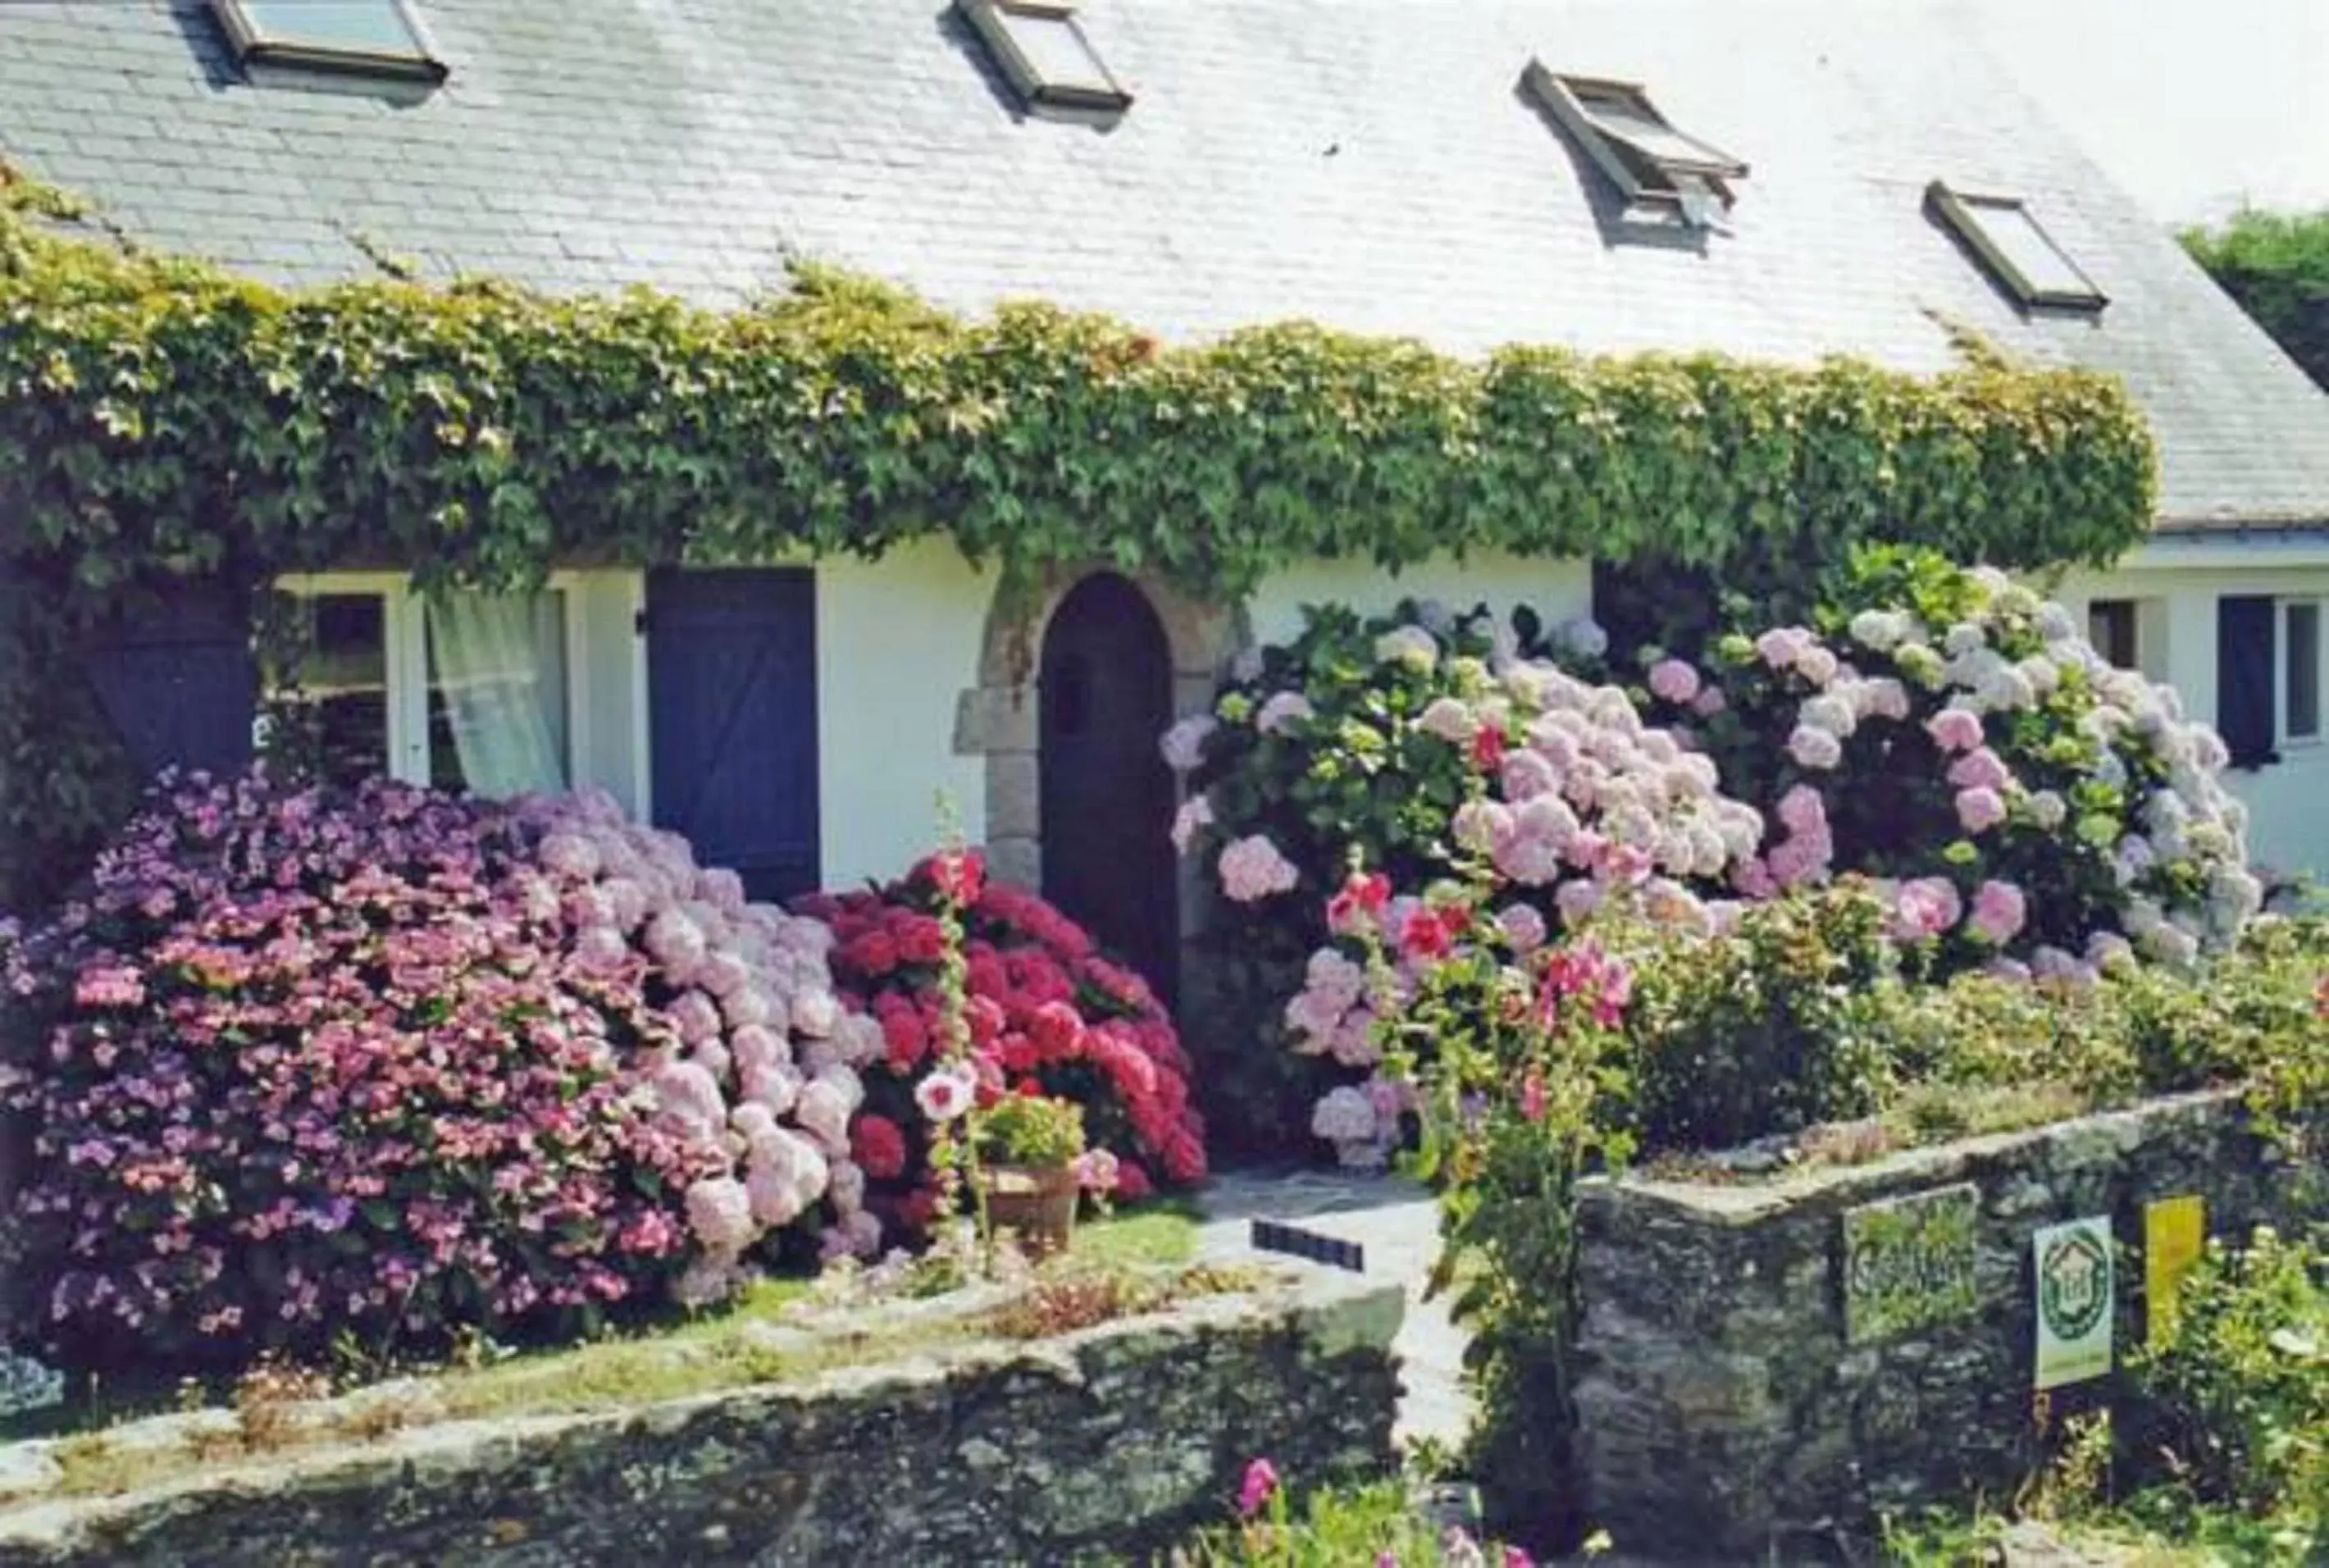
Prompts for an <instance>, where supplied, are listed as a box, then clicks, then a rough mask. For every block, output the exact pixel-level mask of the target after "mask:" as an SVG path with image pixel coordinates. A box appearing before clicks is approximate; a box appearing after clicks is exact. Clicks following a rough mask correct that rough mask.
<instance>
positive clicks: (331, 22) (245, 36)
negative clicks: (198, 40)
mask: <svg viewBox="0 0 2329 1568" xmlns="http://www.w3.org/2000/svg"><path fill="white" fill-rule="evenodd" d="M211 5H212V9H213V10H215V11H216V12H217V13H218V17H219V21H220V23H221V24H222V25H223V26H224V27H225V28H226V32H227V36H228V37H229V38H231V40H233V42H234V47H235V52H236V54H237V55H239V56H240V58H241V60H242V61H243V63H244V64H246V65H251V64H258V65H288V66H304V67H306V68H307V69H309V70H313V71H349V72H352V73H354V74H358V75H365V76H394V77H409V78H417V79H419V80H424V81H442V80H444V79H445V65H444V62H443V61H439V60H438V58H437V56H436V52H435V51H434V50H433V49H432V48H431V47H430V45H429V35H428V34H427V33H424V32H423V31H422V30H421V27H420V19H419V18H418V17H416V16H415V15H414V14H412V9H411V7H410V5H408V4H407V3H406V0H211Z"/></svg>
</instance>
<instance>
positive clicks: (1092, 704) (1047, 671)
mask: <svg viewBox="0 0 2329 1568" xmlns="http://www.w3.org/2000/svg"><path fill="white" fill-rule="evenodd" d="M1041 712H1042V833H1043V893H1044V896H1045V897H1047V898H1049V899H1050V900H1051V902H1053V903H1055V904H1057V905H1059V906H1060V908H1061V910H1062V911H1063V912H1066V913H1067V914H1068V915H1069V916H1070V918H1072V919H1074V920H1075V921H1078V922H1080V924H1081V925H1082V926H1083V927H1084V928H1085V929H1086V930H1089V931H1090V932H1091V934H1092V936H1093V938H1094V939H1095V940H1098V942H1099V944H1100V945H1101V946H1102V947H1104V948H1106V949H1109V950H1110V951H1112V952H1114V953H1115V954H1116V955H1117V957H1119V958H1121V959H1125V960H1126V961H1127V962H1129V963H1130V964H1131V965H1132V966H1133V968H1136V969H1137V970H1139V972H1140V973H1141V975H1142V976H1143V977H1144V978H1146V979H1147V981H1148V983H1149V984H1150V985H1151V986H1153V987H1155V989H1156V992H1157V994H1158V995H1159V996H1160V997H1165V998H1166V999H1167V1000H1168V1001H1169V1000H1170V999H1171V998H1172V997H1173V994H1174V987H1175V985H1176V983H1177V981H1178V978H1179V962H1178V960H1179V940H1180V919H1179V903H1178V898H1177V894H1176V891H1175V883H1174V864H1173V846H1172V840H1171V837H1170V833H1171V829H1172V819H1173V777H1172V774H1171V773H1170V772H1168V771H1167V770H1166V769H1165V763H1164V760H1163V758H1162V757H1161V756H1160V755H1159V754H1158V752H1157V749H1156V742H1157V740H1158V738H1159V737H1160V736H1161V735H1162V734H1163V733H1164V732H1165V726H1166V725H1167V724H1169V723H1172V719H1173V660H1172V655H1171V652H1170V650H1169V649H1168V648H1167V647H1166V645H1165V628H1163V627H1162V626H1161V625H1159V624H1158V622H1157V619H1156V614H1155V611H1154V610H1152V609H1149V607H1148V600H1146V598H1145V597H1143V596H1142V594H1141V592H1140V590H1138V589H1136V588H1135V587H1134V586H1133V585H1132V584H1131V583H1129V582H1127V581H1125V580H1124V579H1123V578H1121V577H1117V576H1115V575H1113V574H1110V573H1102V574H1100V575H1098V576H1095V577H1089V578H1086V579H1085V580H1084V581H1082V582H1080V583H1079V584H1078V585H1077V586H1076V588H1075V590H1074V591H1072V592H1071V593H1070V594H1069V595H1068V597H1067V598H1066V600H1063V601H1062V602H1061V605H1060V608H1059V610H1058V612H1057V613H1056V614H1054V615H1053V616H1052V618H1051V627H1050V628H1049V629H1048V630H1047V631H1046V632H1045V633H1044V637H1043V667H1042V710H1041Z"/></svg>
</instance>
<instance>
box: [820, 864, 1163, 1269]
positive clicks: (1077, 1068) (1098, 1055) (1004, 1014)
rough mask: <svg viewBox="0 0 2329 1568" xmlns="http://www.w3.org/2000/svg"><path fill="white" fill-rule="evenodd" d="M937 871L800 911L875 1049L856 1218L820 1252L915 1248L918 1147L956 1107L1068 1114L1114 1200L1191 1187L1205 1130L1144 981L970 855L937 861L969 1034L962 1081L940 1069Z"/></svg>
mask: <svg viewBox="0 0 2329 1568" xmlns="http://www.w3.org/2000/svg"><path fill="white" fill-rule="evenodd" d="M940 864H942V863H941V862H939V861H935V860H934V861H926V862H924V863H923V864H921V865H919V866H917V867H916V868H915V869H914V870H913V872H911V873H910V874H908V875H907V876H906V877H904V878H902V879H901V880H900V881H898V882H896V883H891V884H890V885H888V886H886V887H883V888H880V889H877V890H872V891H868V892H863V893H842V894H838V895H834V894H819V895H816V897H814V898H810V899H806V900H803V901H800V902H799V903H798V904H797V907H798V908H799V909H801V910H802V911H803V912H806V913H808V914H811V915H814V916H816V917H817V918H818V919H820V920H822V921H826V922H828V923H829V924H830V926H831V928H832V930H833V933H834V938H835V939H836V944H837V945H836V946H835V947H834V950H833V954H832V963H833V970H834V978H835V979H836V980H837V982H838V983H839V985H840V987H842V993H843V996H844V998H845V999H846V1001H847V1004H848V1006H849V1007H850V1009H851V1010H852V1011H851V1017H852V1022H853V1024H854V1025H858V1026H861V1027H864V1028H868V1029H870V1030H871V1031H872V1037H873V1038H874V1040H875V1041H876V1042H877V1043H878V1050H877V1053H876V1055H875V1057H874V1058H873V1060H872V1062H871V1063H869V1064H868V1065H867V1067H866V1069H865V1072H864V1075H863V1076H864V1083H865V1091H866V1093H865V1103H864V1106H863V1110H860V1111H859V1112H858V1113H857V1116H856V1118H855V1120H854V1121H853V1124H852V1127H851V1132H850V1137H851V1139H852V1143H853V1148H855V1150H856V1168H857V1169H858V1170H859V1171H860V1172H861V1173H862V1183H861V1189H862V1191H861V1200H862V1204H863V1211H862V1212H864V1213H866V1214H867V1218H866V1219H864V1220H862V1221H852V1222H850V1228H849V1230H848V1231H847V1233H845V1234H841V1235H837V1236H835V1237H834V1240H833V1241H832V1242H830V1243H829V1247H830V1248H831V1249H833V1250H847V1251H850V1252H860V1253H865V1252H872V1251H874V1250H875V1249H876V1248H878V1247H879V1246H881V1245H883V1244H885V1243H888V1242H909V1241H912V1240H914V1239H916V1238H917V1237H919V1235H920V1233H922V1231H923V1229H924V1227H925V1226H926V1224H927V1223H928V1220H929V1214H930V1211H931V1205H932V1204H933V1202H934V1201H935V1187H934V1182H933V1175H932V1172H931V1170H930V1163H929V1146H930V1135H931V1132H932V1130H933V1127H934V1125H935V1124H936V1123H937V1122H938V1121H941V1120H951V1119H953V1118H955V1117H956V1116H957V1115H959V1114H961V1113H962V1111H963V1110H965V1109H966V1106H965V1105H964V1104H963V1103H962V1102H963V1100H964V1099H965V1098H966V1096H967V1097H970V1098H973V1099H975V1100H977V1101H978V1102H980V1103H983V1104H992V1103H994V1101H995V1100H996V1099H997V1098H998V1097H999V1096H1001V1095H1004V1094H1018V1093H1030V1092H1032V1093H1040V1094H1044V1095H1049V1096H1054V1097H1057V1098H1061V1099H1065V1100H1072V1101H1074V1102H1075V1103H1076V1104H1078V1105H1079V1106H1080V1107H1081V1108H1082V1110H1083V1118H1084V1132H1085V1137H1086V1138H1087V1140H1088V1143H1089V1147H1090V1148H1092V1149H1093V1150H1094V1151H1095V1152H1096V1153H1100V1154H1105V1155H1106V1156H1108V1157H1111V1158H1112V1162H1113V1164H1112V1167H1111V1168H1112V1172H1113V1182H1112V1183H1111V1184H1110V1185H1113V1187H1114V1189H1115V1191H1116V1193H1117V1195H1119V1196H1121V1197H1124V1198H1127V1199H1138V1198H1141V1197H1145V1196H1146V1195H1148V1194H1149V1193H1150V1192H1152V1191H1154V1190H1155V1189H1156V1188H1158V1187H1163V1186H1181V1185H1188V1184H1191V1183H1193V1182H1197V1181H1201V1180H1202V1179H1203V1177H1204V1175H1205V1170H1206V1151H1205V1128H1204V1122H1203V1120H1202V1118H1200V1117H1199V1115H1198V1114H1197V1111H1196V1109H1195V1107H1194V1106H1193V1104H1192V1103H1191V1100H1190V1094H1189V1060H1188V1058H1187V1056H1186V1055H1185V1054H1183V1052H1182V1049H1181V1042H1180V1038H1179V1036H1178V1035H1177V1034H1175V1033H1174V1028H1173V1023H1172V1020H1171V1019H1170V1018H1169V1017H1167V1016H1166V1015H1165V1009H1164V1008H1163V1006H1160V1005H1159V1004H1158V1002H1157V1000H1156V997H1155V994H1154V993H1153V992H1151V991H1150V990H1149V988H1148V986H1147V983H1146V981H1144V980H1142V979H1141V978H1140V977H1139V976H1138V975H1136V974H1135V973H1133V972H1132V971H1131V970H1130V969H1128V968H1125V967H1124V966H1122V965H1120V964H1117V963H1116V962H1114V961H1112V960H1110V959H1108V958H1106V957H1105V956H1103V955H1102V954H1101V953H1099V952H1098V951H1097V950H1096V949H1094V947H1093V945H1092V940H1091V938H1090V937H1089V935H1088V934H1087V933H1086V932H1085V931H1084V930H1083V929H1082V928H1081V927H1080V926H1078V925H1077V924H1076V923H1075V922H1074V921H1070V920H1069V919H1068V918H1067V917H1066V916H1065V915H1063V914H1061V912H1059V911H1058V910H1056V909H1054V908H1052V907H1051V904H1049V903H1047V902H1044V901H1043V900H1042V899H1041V898H1039V897H1037V896H1036V895H1035V894H1033V893H1029V892H1028V891H1026V890H1025V889H1023V888H1018V887H1013V886H1009V885H1007V884H1004V883H995V882H991V881H988V880H987V879H986V878H985V874H984V870H983V867H982V866H981V865H980V863H979V861H978V858H977V857H976V855H958V856H955V857H952V858H951V859H950V860H948V861H947V862H945V863H943V864H949V865H954V866H958V867H960V868H963V869H962V870H959V871H958V872H957V886H956V890H955V891H956V894H957V903H958V904H959V906H960V908H961V910H962V916H961V918H962V921H963V927H964V946H963V957H964V959H965V962H966V975H965V977H964V989H965V993H966V1001H967V1006H968V1014H967V1018H966V1023H967V1025H968V1027H969V1033H970V1042H969V1044H970V1057H969V1068H968V1071H967V1072H964V1071H963V1070H962V1069H960V1068H958V1067H957V1066H955V1065H953V1064H950V1063H947V1062H946V1060H945V1057H946V1051H945V1044H944V1036H943V1034H942V1032H941V1024H942V1019H943V1012H942V1008H943V993H942V990H941V985H940V972H939V971H940V964H941V960H942V959H943V956H944V946H943V942H944V938H943V933H942V930H941V929H940V925H939V921H938V908H939V903H938V891H939V890H938V883H937V881H936V876H937V874H938V866H939V865H940ZM1092 1163H1093V1165H1094V1166H1095V1167H1100V1166H1103V1165H1106V1164H1108V1162H1107V1161H1104V1160H1097V1159H1096V1160H1095V1161H1093V1162H1092Z"/></svg>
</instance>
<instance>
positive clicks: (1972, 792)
mask: <svg viewBox="0 0 2329 1568" xmlns="http://www.w3.org/2000/svg"><path fill="white" fill-rule="evenodd" d="M2004 820H2005V798H2004V796H2002V795H2000V794H1998V792H1997V791H1996V790H1994V789H1960V790H1958V791H1957V821H1958V822H1960V823H1961V824H1963V825H1964V827H1965V830H1966V832H1967V833H1986V832H1987V831H1988V830H1989V829H1991V828H1993V827H1996V826H1997V825H1998V824H1999V823H2001V822H2003V821H2004Z"/></svg>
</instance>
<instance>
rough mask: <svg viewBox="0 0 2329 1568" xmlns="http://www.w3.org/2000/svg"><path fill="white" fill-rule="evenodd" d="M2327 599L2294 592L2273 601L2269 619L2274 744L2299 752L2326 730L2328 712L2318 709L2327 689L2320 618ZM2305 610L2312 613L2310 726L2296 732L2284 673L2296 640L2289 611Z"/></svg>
mask: <svg viewBox="0 0 2329 1568" xmlns="http://www.w3.org/2000/svg"><path fill="white" fill-rule="evenodd" d="M2324 606H2329V599H2324V598H2322V597H2320V596H2317V595H2309V594H2296V595H2292V596H2290V597H2288V598H2286V599H2276V600H2274V601H2273V620H2272V687H2273V703H2272V731H2273V741H2274V744H2275V746H2276V747H2277V748H2279V749H2283V750H2291V751H2301V750H2305V749H2307V748H2311V747H2316V746H2319V745H2321V744H2322V742H2323V737H2324V730H2329V715H2324V713H2323V712H2322V709H2323V707H2324V702H2323V694H2324V688H2329V681H2324V675H2329V657H2324V654H2329V646H2324V645H2329V638H2324V626H2323V617H2324ZM2295 609H2309V610H2311V611H2312V612H2313V728H2312V729H2310V730H2306V731H2303V732H2299V731H2297V730H2296V729H2293V728H2292V727H2291V725H2290V718H2291V715H2290V713H2289V705H2290V704H2291V702H2292V701H2293V700H2294V699H2295V696H2296V694H2295V692H2293V691H2292V690H2291V689H2290V684H2289V679H2288V674H2289V669H2290V656H2291V655H2292V653H2293V652H2294V651H2295V648H2296V639H2295V638H2292V637H2291V636H2290V635H2289V629H2288V623H2289V612H2290V611H2292V610H2295Z"/></svg>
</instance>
